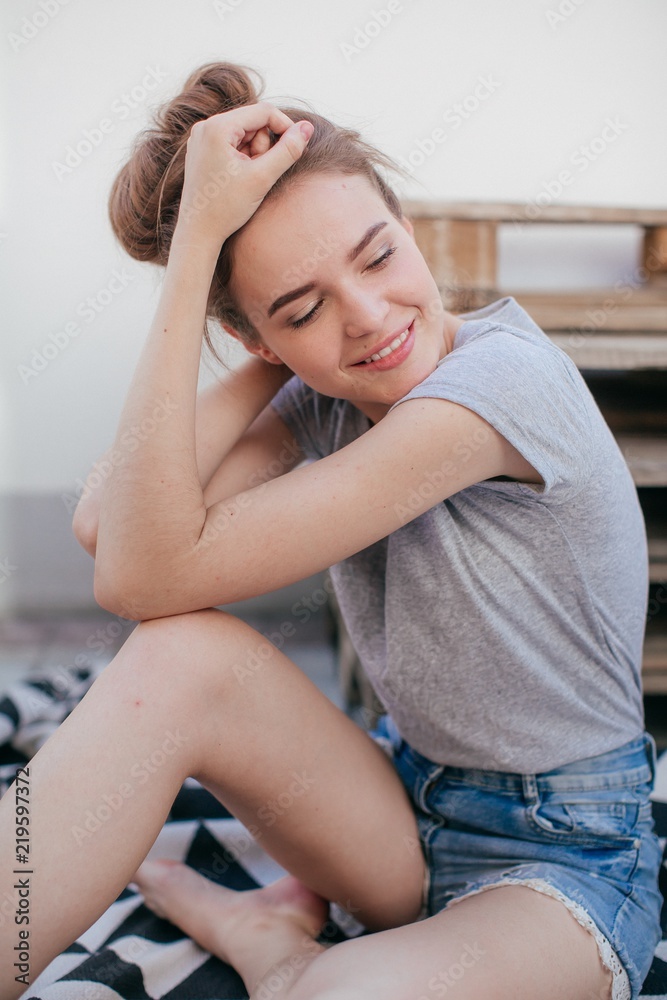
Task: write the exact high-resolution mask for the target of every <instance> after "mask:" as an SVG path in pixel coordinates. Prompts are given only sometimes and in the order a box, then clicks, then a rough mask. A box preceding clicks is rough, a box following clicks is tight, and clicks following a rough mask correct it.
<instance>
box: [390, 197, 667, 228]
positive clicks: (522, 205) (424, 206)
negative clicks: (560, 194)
mask: <svg viewBox="0 0 667 1000" xmlns="http://www.w3.org/2000/svg"><path fill="white" fill-rule="evenodd" d="M402 205H403V211H404V212H405V213H406V215H408V216H409V217H410V218H411V219H415V218H417V219H471V220H479V221H490V222H517V221H518V222H530V223H534V222H565V223H567V222H600V223H611V224H614V223H616V224H618V223H629V224H630V223H633V224H635V225H638V226H667V209H664V208H663V209H660V208H630V207H628V208H616V207H613V206H603V205H561V204H552V205H534V204H533V203H531V202H493V201H488V202H484V201H475V202H470V201H437V200H433V201H427V200H423V199H413V198H409V199H405V200H404V201H403V203H402Z"/></svg>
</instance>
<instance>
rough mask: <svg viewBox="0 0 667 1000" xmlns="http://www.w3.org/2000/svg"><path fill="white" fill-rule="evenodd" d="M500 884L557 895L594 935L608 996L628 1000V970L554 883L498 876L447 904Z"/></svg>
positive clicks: (451, 904)
mask: <svg viewBox="0 0 667 1000" xmlns="http://www.w3.org/2000/svg"><path fill="white" fill-rule="evenodd" d="M503 885H525V886H528V888H529V889H535V891H536V892H542V893H544V895H545V896H553V897H554V899H559V900H560V901H561V903H563V904H564V905H565V906H566V907H567V908H568V910H569V911H570V913H571V914H572V916H573V917H574V918H575V919H576V920H577V921H578V922H579V923H580V924H581V926H582V927H585V928H586V930H587V931H590V933H591V934H592V935H593V937H594V938H595V941H596V943H597V946H598V951H599V952H600V958H601V960H602V964H603V965H604V967H605V968H606V969H608V970H609V971H610V972H611V974H612V991H611V1000H632V989H631V988H630V980H629V979H628V974H627V972H626V971H625V969H624V967H623V965H622V963H621V960H620V959H619V957H618V955H617V954H616V952H615V951H614V949H613V948H612V946H611V944H610V943H609V941H608V940H607V938H606V937H605V936H604V934H603V933H602V931H601V930H600V929H599V927H598V926H597V924H596V923H595V921H594V920H593V919H592V918H591V917H590V916H589V915H588V913H587V912H586V910H585V909H584V908H583V906H580V905H579V903H575V902H574V901H573V900H571V899H568V897H567V896H564V895H563V893H562V892H560V891H559V890H558V889H556V888H554V886H552V885H550V884H549V883H548V882H545V881H544V879H541V878H509V877H508V878H504V879H500V880H499V881H498V882H492V883H490V884H489V885H483V886H481V888H479V889H473V890H471V892H467V893H466V894H465V895H464V896H457V897H456V899H452V900H450V902H449V903H448V904H447V905H448V906H453V905H454V904H455V903H460V902H461V900H462V899H467V898H468V896H476V895H477V894H478V893H480V892H485V891H486V890H487V889H495V888H497V887H498V886H503Z"/></svg>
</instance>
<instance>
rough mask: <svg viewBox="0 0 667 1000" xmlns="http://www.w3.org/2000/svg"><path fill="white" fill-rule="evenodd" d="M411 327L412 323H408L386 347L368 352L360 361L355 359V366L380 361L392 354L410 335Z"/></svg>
mask: <svg viewBox="0 0 667 1000" xmlns="http://www.w3.org/2000/svg"><path fill="white" fill-rule="evenodd" d="M411 327H412V323H411V324H410V326H409V327H407V328H406V329H405V330H404V331H403V333H400V334H399V335H398V337H394V339H393V340H392V342H391V343H390V344H387V346H386V347H383V348H382V350H381V351H376V352H375V353H374V354H369V356H368V357H367V358H364V359H363V360H362V361H357V362H356V365H357V366H359V365H370V364H371V363H372V362H373V361H380V360H381V359H382V358H388V357H389V355H390V354H393V353H394V351H397V350H398V348H399V347H401V346H402V345H403V344H404V343H405V341H406V340H407V339H408V337H409V336H410V329H411Z"/></svg>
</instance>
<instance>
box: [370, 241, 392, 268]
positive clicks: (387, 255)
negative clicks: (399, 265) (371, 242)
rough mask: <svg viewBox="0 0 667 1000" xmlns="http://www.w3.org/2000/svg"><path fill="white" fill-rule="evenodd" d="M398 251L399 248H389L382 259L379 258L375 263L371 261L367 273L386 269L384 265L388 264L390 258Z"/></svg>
mask: <svg viewBox="0 0 667 1000" xmlns="http://www.w3.org/2000/svg"><path fill="white" fill-rule="evenodd" d="M397 249H398V247H387V249H386V250H385V252H384V253H383V254H382V255H381V256H380V257H378V258H377V259H376V260H374V261H371V263H370V264H369V265H368V267H367V268H366V270H367V271H374V270H379V269H380V268H381V267H384V265H385V264H386V263H387V261H388V260H389V258H390V257H391V255H392V254H393V253H396V250H397Z"/></svg>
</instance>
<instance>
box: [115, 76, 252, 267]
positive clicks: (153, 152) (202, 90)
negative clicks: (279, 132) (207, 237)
mask: <svg viewBox="0 0 667 1000" xmlns="http://www.w3.org/2000/svg"><path fill="white" fill-rule="evenodd" d="M253 78H254V79H253ZM255 81H256V82H255ZM262 88H263V81H262V78H261V77H260V76H259V74H258V73H257V72H255V70H252V69H250V68H249V67H245V66H238V65H236V64H235V63H225V62H218V63H207V64H206V65H205V66H200V68H199V69H197V70H195V71H194V73H191V74H190V76H189V77H188V78H187V80H186V81H185V84H184V86H183V89H182V91H181V93H180V94H178V95H177V96H176V97H174V98H173V99H172V100H171V101H169V102H168V103H167V104H165V105H163V106H162V107H161V108H159V109H158V111H157V112H156V114H155V117H154V121H153V124H152V125H151V126H150V127H149V128H147V129H146V130H145V131H144V132H142V133H141V134H140V135H139V136H138V137H137V139H136V141H135V144H134V147H133V151H132V154H131V156H130V159H129V160H128V162H127V163H126V164H125V165H124V166H123V167H122V169H121V170H120V172H119V174H118V175H117V177H116V179H115V181H114V183H113V186H112V188H111V193H110V195H109V219H110V221H111V228H112V229H113V232H114V234H115V236H116V237H117V239H118V240H119V242H120V243H121V245H122V246H123V247H124V249H125V250H126V251H127V252H128V253H129V254H130V256H131V257H134V258H135V259H136V260H142V261H150V262H152V263H158V264H166V262H167V258H168V256H169V247H170V245H171V238H172V236H173V232H174V228H175V225H176V219H177V216H178V206H179V203H180V194H181V190H182V187H183V178H184V173H185V153H186V146H187V141H188V137H189V135H190V131H191V129H192V126H193V125H194V124H195V123H196V122H198V121H202V120H203V119H205V118H210V117H212V115H217V114H221V113H222V112H223V111H231V110H232V109H233V108H240V107H242V106H243V105H246V104H256V103H257V101H258V100H259V95H260V93H261V91H262Z"/></svg>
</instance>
